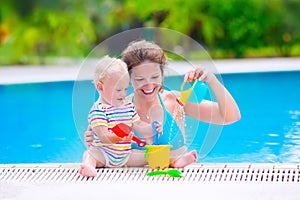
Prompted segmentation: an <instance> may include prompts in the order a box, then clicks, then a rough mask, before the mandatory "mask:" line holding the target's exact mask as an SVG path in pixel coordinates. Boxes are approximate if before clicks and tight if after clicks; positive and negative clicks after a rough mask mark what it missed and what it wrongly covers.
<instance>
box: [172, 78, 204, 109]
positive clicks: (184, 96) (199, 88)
mask: <svg viewBox="0 0 300 200" xmlns="http://www.w3.org/2000/svg"><path fill="white" fill-rule="evenodd" d="M185 84H186V82H183V83H182V84H181V87H180V92H181V97H180V98H177V99H176V101H177V102H178V103H179V104H180V105H181V106H184V105H185V103H186V102H187V101H188V99H189V97H190V95H191V93H192V91H193V90H194V89H195V91H196V92H197V100H198V103H200V102H201V101H202V99H203V98H204V96H205V94H206V91H207V83H205V82H202V81H199V80H198V79H196V80H195V81H194V83H193V85H192V86H191V87H190V88H189V89H187V90H183V88H184V85H185Z"/></svg>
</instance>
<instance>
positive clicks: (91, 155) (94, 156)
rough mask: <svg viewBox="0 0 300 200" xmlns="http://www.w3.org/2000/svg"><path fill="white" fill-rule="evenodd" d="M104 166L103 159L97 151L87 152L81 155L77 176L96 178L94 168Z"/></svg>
mask: <svg viewBox="0 0 300 200" xmlns="http://www.w3.org/2000/svg"><path fill="white" fill-rule="evenodd" d="M104 165H105V157H104V155H103V153H102V152H101V151H99V150H97V149H91V150H87V151H85V152H84V154H83V158H82V164H81V165H80V168H79V174H80V175H82V176H88V177H95V176H97V171H96V167H103V166H104Z"/></svg>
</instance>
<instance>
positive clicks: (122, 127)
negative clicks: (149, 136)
mask: <svg viewBox="0 0 300 200" xmlns="http://www.w3.org/2000/svg"><path fill="white" fill-rule="evenodd" d="M112 131H113V132H114V133H115V134H116V135H117V136H118V137H121V138H123V137H126V136H128V135H129V133H130V132H131V131H132V128H131V127H130V126H128V125H126V124H124V123H120V124H117V125H115V126H114V127H113V128H112ZM132 140H133V141H135V142H136V143H137V144H138V146H139V147H144V146H145V145H146V141H145V140H142V139H140V138H138V137H137V136H135V135H134V136H133V137H132Z"/></svg>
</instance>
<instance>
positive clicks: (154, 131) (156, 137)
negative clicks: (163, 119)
mask: <svg viewBox="0 0 300 200" xmlns="http://www.w3.org/2000/svg"><path fill="white" fill-rule="evenodd" d="M157 124H158V122H157V121H153V122H152V129H153V133H154V134H153V144H152V145H159V142H158V132H157V130H156V125H157Z"/></svg>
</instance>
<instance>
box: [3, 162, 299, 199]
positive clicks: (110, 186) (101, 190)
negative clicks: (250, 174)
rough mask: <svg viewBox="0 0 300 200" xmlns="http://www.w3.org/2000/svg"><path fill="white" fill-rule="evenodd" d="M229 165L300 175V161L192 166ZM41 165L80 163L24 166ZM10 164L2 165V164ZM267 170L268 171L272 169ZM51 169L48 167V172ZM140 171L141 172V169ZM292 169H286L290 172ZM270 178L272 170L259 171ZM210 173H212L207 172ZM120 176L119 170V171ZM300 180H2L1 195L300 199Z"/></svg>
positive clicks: (73, 166)
mask: <svg viewBox="0 0 300 200" xmlns="http://www.w3.org/2000/svg"><path fill="white" fill-rule="evenodd" d="M222 165H223V167H224V168H225V169H230V170H234V171H235V172H237V173H239V171H241V170H243V169H254V170H265V169H268V170H276V169H283V170H284V169H293V170H294V172H295V173H296V176H297V179H299V177H298V174H299V166H298V165H296V164H289V165H287V164H270V163H266V164H264V163H261V164H218V163H216V164H213V163H211V164H193V165H191V166H189V167H187V168H190V169H204V170H205V171H206V170H209V169H213V168H215V169H218V168H219V167H220V166H222ZM24 166H25V167H29V168H30V167H31V168H33V169H36V170H37V169H38V168H44V169H45V168H49V169H50V168H53V167H57V168H58V169H59V168H61V169H63V168H75V169H78V164H75V165H72V164H70V165H68V164H59V165H58V164H46V165H37V164H33V165H30V164H27V165H23V167H24ZM1 167H2V168H3V167H6V168H9V166H8V165H7V166H3V165H0V168H1ZM10 167H11V168H12V169H16V168H18V167H22V166H20V165H14V166H10ZM268 170H267V171H268ZM45 173H47V171H46V172H45ZM137 173H138V172H137ZM288 173H290V172H289V170H287V171H285V173H283V175H284V176H286V175H287V176H288V175H289V174H288ZM259 174H260V175H262V176H264V177H266V178H267V176H268V173H266V174H264V171H262V172H259ZM207 175H208V176H209V173H208V174H207ZM115 176H117V174H115ZM299 186H300V182H289V181H278V182H276V181H274V182H272V181H271V182H270V181H260V180H258V181H189V180H187V181H176V180H173V181H172V179H170V180H167V181H162V180H161V178H160V177H156V178H153V179H151V180H148V181H139V180H135V181H110V180H102V181H90V180H82V181H79V182H75V183H74V182H58V183H57V182H47V181H41V182H30V183H26V182H16V181H14V182H12V181H11V182H9V181H3V180H0V199H9V200H23V199H31V200H34V199H41V198H42V199H43V200H48V199H49V200H52V199H56V200H57V199H62V200H66V199H72V200H77V199H78V200H81V199H88V198H93V199H94V198H99V199H112V200H114V199H116V200H119V199H138V200H141V199H143V200H153V199H172V200H177V199H178V200H183V199H187V198H188V199H210V200H220V199H225V200H227V199H228V200H241V199H243V200H248V199H249V200H253V199H254V200H256V199H259V200H260V199H262V200H265V199H272V200H273V199H274V200H276V199H278V200H279V199H280V200H282V199H288V200H293V199H295V200H299V199H300V190H299Z"/></svg>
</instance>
